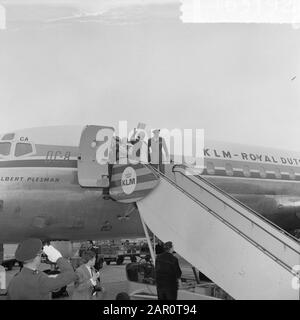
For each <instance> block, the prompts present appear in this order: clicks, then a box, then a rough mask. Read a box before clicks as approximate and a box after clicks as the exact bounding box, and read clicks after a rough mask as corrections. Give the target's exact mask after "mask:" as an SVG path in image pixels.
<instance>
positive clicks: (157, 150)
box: [148, 129, 169, 173]
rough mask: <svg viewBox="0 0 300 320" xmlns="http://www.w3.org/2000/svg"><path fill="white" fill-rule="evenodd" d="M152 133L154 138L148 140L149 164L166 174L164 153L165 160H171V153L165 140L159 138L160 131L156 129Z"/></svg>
mask: <svg viewBox="0 0 300 320" xmlns="http://www.w3.org/2000/svg"><path fill="white" fill-rule="evenodd" d="M152 132H153V137H152V138H151V139H148V162H149V163H151V165H153V166H154V167H155V168H156V169H158V170H159V171H160V172H162V173H164V166H163V151H164V153H165V160H168V159H169V151H168V148H167V145H166V141H165V139H164V138H162V137H160V136H159V134H160V129H154V130H153V131H152Z"/></svg>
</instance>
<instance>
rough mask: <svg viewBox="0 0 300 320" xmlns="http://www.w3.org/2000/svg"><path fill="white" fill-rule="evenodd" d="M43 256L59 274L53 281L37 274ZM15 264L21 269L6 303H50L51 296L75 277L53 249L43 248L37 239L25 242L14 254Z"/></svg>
mask: <svg viewBox="0 0 300 320" xmlns="http://www.w3.org/2000/svg"><path fill="white" fill-rule="evenodd" d="M42 252H44V253H45V254H46V255H47V256H48V259H49V260H50V261H51V262H54V263H57V266H58V267H59V269H60V271H61V273H60V274H59V275H57V276H55V277H51V276H48V275H47V274H46V273H45V272H42V271H39V270H38V268H39V266H40V264H41V254H42ZM15 257H16V259H17V260H18V261H22V262H24V266H23V269H22V270H21V271H20V272H19V273H18V274H17V275H16V276H15V277H14V278H13V279H12V280H11V281H10V284H9V286H8V299H10V300H49V299H51V292H52V291H55V290H58V289H60V288H62V287H64V286H66V285H68V284H70V283H71V282H73V281H74V280H75V279H76V278H77V276H76V274H75V272H74V270H73V268H72V266H71V264H70V263H69V262H68V261H67V260H66V259H64V258H63V257H62V255H61V254H60V252H59V251H58V250H56V249H55V248H54V247H53V246H44V248H43V244H42V241H41V240H40V239H27V240H25V241H24V242H22V243H21V244H20V245H19V246H18V248H17V250H16V253H15Z"/></svg>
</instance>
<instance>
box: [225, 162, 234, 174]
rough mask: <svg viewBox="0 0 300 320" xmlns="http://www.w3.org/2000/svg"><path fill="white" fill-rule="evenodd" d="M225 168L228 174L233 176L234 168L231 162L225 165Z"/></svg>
mask: <svg viewBox="0 0 300 320" xmlns="http://www.w3.org/2000/svg"><path fill="white" fill-rule="evenodd" d="M225 170H226V174H227V175H228V176H233V169H232V165H231V164H229V163H227V164H226V165H225Z"/></svg>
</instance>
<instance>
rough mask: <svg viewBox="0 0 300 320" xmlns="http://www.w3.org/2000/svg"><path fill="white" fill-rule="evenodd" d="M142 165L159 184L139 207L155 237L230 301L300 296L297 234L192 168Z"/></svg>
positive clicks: (299, 250) (299, 245)
mask: <svg viewBox="0 0 300 320" xmlns="http://www.w3.org/2000/svg"><path fill="white" fill-rule="evenodd" d="M146 166H147V167H148V168H149V169H151V170H152V171H155V173H156V174H158V175H159V176H160V182H159V184H158V186H157V187H156V188H154V189H153V190H152V191H151V192H150V193H149V194H148V195H147V196H146V197H145V198H143V199H141V200H139V201H137V206H138V209H139V211H140V214H141V216H142V218H143V220H144V222H145V223H146V224H147V226H148V227H149V228H150V229H151V231H152V232H153V233H154V234H155V235H156V236H157V237H158V238H159V239H161V240H162V241H168V240H172V241H173V244H174V247H175V250H176V252H177V253H178V254H179V255H181V256H182V257H183V258H184V259H186V260H187V261H188V262H189V263H191V264H192V265H193V266H195V267H196V268H197V269H199V270H200V271H201V272H203V273H204V274H205V275H206V276H207V277H208V278H210V279H211V280H212V281H213V282H214V283H216V284H217V285H218V286H219V287H221V288H222V289H223V290H224V291H226V292H227V293H228V294H229V295H230V296H231V297H233V298H234V299H294V300H299V299H300V295H299V288H298V289H297V285H296V284H297V281H299V279H298V280H297V274H296V268H297V265H300V244H299V242H297V240H296V239H295V238H293V237H292V236H290V235H289V234H288V233H286V232H285V231H284V230H282V229H280V228H279V227H277V226H275V225H274V224H272V223H271V222H269V221H268V220H266V219H265V218H264V217H262V216H260V215H259V214H258V213H256V212H255V211H253V210H251V209H250V208H248V207H246V206H245V205H243V204H242V203H241V202H239V201H238V200H236V199H234V198H233V197H231V196H229V195H228V194H226V193H225V192H224V191H222V190H221V189H219V188H217V187H216V186H215V185H213V184H212V183H210V182H209V181H207V180H206V179H204V178H203V177H200V176H199V175H195V174H194V173H193V170H192V169H191V168H188V167H185V166H182V165H180V166H178V165H177V166H174V167H173V173H171V174H168V175H164V174H162V173H160V172H158V171H157V170H155V169H154V168H153V167H151V166H149V165H146ZM298 270H299V269H298Z"/></svg>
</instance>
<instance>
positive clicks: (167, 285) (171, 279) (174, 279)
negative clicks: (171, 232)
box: [155, 241, 181, 300]
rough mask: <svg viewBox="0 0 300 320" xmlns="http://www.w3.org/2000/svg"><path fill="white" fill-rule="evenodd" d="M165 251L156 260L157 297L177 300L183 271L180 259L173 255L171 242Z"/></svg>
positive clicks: (165, 246)
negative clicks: (179, 281)
mask: <svg viewBox="0 0 300 320" xmlns="http://www.w3.org/2000/svg"><path fill="white" fill-rule="evenodd" d="M164 250H165V252H163V253H161V254H159V255H157V257H156V260H155V274H156V287H157V296H158V300H176V299H177V290H178V280H179V279H180V277H181V269H180V267H179V263H178V259H177V258H176V257H175V256H174V255H173V252H174V249H173V244H172V242H171V241H168V242H166V243H165V245H164Z"/></svg>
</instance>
